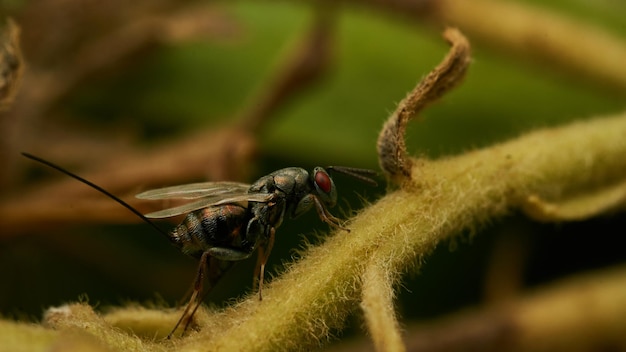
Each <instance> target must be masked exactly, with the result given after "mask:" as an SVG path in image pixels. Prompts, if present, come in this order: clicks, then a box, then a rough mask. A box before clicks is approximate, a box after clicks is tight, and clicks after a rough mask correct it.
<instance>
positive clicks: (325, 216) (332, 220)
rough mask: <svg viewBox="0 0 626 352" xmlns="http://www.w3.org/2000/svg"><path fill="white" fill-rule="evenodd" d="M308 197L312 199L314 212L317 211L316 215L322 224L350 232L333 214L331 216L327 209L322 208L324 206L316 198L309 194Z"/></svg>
mask: <svg viewBox="0 0 626 352" xmlns="http://www.w3.org/2000/svg"><path fill="white" fill-rule="evenodd" d="M308 197H311V198H312V201H313V204H315V210H316V211H317V215H318V216H319V217H320V219H322V221H323V222H325V223H327V224H328V225H330V226H332V227H334V228H337V229H341V230H344V231H347V232H350V229H349V228H347V227H344V226H342V225H341V220H339V219H338V218H336V217H334V216H333V214H331V213H330V212H329V211H328V209H326V207H324V204H322V202H320V200H319V199H318V198H317V197H316V196H314V195H312V194H309V195H308Z"/></svg>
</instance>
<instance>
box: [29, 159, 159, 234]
mask: <svg viewBox="0 0 626 352" xmlns="http://www.w3.org/2000/svg"><path fill="white" fill-rule="evenodd" d="M22 155H23V156H25V157H27V158H29V159H31V160H34V161H37V162H40V163H42V164H44V165H46V166H48V167H51V168H53V169H55V170H57V171H59V172H61V173H64V174H66V175H67V176H69V177H72V178H74V179H76V180H78V181H80V182H82V183H84V184H86V185H87V186H89V187H91V188H94V189H95V190H97V191H99V192H100V193H102V194H104V195H105V196H107V197H109V198H111V199H113V200H114V201H116V202H117V203H118V204H120V205H121V206H123V207H124V208H126V209H128V210H130V211H131V212H132V213H133V214H135V215H137V216H138V217H139V218H140V219H141V220H143V221H145V222H146V223H148V224H149V225H150V226H152V227H153V228H155V229H156V230H157V231H158V232H160V233H162V234H163V235H165V236H166V237H168V238H169V234H168V233H167V232H165V231H164V230H162V229H161V228H159V227H158V226H157V225H156V224H155V223H154V222H152V221H151V220H150V219H148V218H147V217H145V216H144V215H143V214H142V213H141V212H139V210H137V209H135V208H133V207H132V206H131V205H130V204H128V203H126V202H125V201H123V200H122V199H120V198H119V197H117V196H116V195H114V194H113V193H111V192H109V191H107V190H106V189H104V188H102V187H100V186H98V185H97V184H95V183H93V182H91V181H89V180H86V179H84V178H82V177H80V176H78V175H76V174H73V173H72V172H70V171H68V170H65V169H64V168H62V167H60V166H58V165H56V164H53V163H52V162H50V161H48V160H45V159H42V158H40V157H37V156H34V155H32V154H28V153H22Z"/></svg>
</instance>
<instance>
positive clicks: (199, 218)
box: [170, 204, 249, 258]
mask: <svg viewBox="0 0 626 352" xmlns="http://www.w3.org/2000/svg"><path fill="white" fill-rule="evenodd" d="M248 218H249V212H248V209H247V208H244V207H242V206H240V205H237V204H226V205H221V206H215V207H208V208H204V209H200V210H196V211H194V212H191V213H189V214H187V216H186V217H185V220H183V222H182V223H181V224H180V225H178V226H177V227H176V228H175V229H174V230H173V231H172V232H171V233H170V240H171V241H172V243H174V244H175V245H176V246H177V247H178V248H180V249H181V250H182V251H183V252H184V253H185V254H189V255H191V256H193V257H196V258H200V256H201V255H202V252H204V251H206V250H207V249H209V248H211V247H230V248H236V247H240V246H241V240H242V236H241V235H242V233H241V231H245V229H246V226H247V223H248Z"/></svg>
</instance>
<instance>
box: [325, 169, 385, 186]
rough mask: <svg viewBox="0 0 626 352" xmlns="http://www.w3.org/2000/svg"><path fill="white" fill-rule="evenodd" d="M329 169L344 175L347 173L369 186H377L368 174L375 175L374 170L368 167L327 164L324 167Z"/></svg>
mask: <svg viewBox="0 0 626 352" xmlns="http://www.w3.org/2000/svg"><path fill="white" fill-rule="evenodd" d="M326 170H329V171H336V172H339V173H341V174H344V175H348V176H351V177H354V178H356V179H357V180H360V181H362V182H365V183H367V184H369V185H370V186H374V187H376V186H378V183H376V181H375V180H374V179H373V178H371V177H370V176H376V175H377V173H376V171H374V170H370V169H359V168H356V167H346V166H329V167H327V168H326Z"/></svg>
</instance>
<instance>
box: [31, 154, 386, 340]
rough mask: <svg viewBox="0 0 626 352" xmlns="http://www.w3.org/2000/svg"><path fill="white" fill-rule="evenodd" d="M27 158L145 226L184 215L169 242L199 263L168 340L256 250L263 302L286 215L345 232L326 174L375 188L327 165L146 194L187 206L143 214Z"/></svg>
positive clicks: (361, 173) (350, 171)
mask: <svg viewBox="0 0 626 352" xmlns="http://www.w3.org/2000/svg"><path fill="white" fill-rule="evenodd" d="M23 155H24V156H25V157H27V158H30V159H33V160H35V161H38V162H41V163H43V164H46V165H48V166H50V167H52V168H54V169H56V170H58V171H61V172H63V173H65V174H66V175H68V176H71V177H73V178H75V179H77V180H79V181H81V182H83V183H85V184H87V185H89V186H91V187H93V188H95V189H96V190H98V191H100V192H102V193H104V194H105V195H107V196H108V197H110V198H112V199H113V200H115V201H116V202H118V203H120V204H121V205H123V206H124V207H126V208H128V209H129V210H131V211H132V212H133V213H135V214H136V215H138V216H139V217H140V218H142V219H143V220H144V221H146V222H148V223H149V224H150V225H152V226H153V227H155V228H156V229H157V230H158V231H159V232H162V233H165V232H164V231H163V230H161V229H160V228H159V227H157V226H156V225H154V223H152V221H150V220H149V218H153V219H154V218H168V217H173V216H177V215H183V214H186V216H185V219H184V220H183V222H182V223H181V224H180V225H178V226H177V227H176V228H175V229H174V230H173V231H171V232H170V233H165V234H166V236H167V237H168V239H169V240H170V241H171V242H172V243H173V244H174V245H175V246H176V247H178V248H180V250H181V251H183V252H184V253H185V254H188V255H190V256H192V257H194V258H196V259H198V260H199V261H200V263H199V265H198V272H197V275H196V278H195V280H194V283H193V291H192V294H191V298H190V300H189V303H188V304H187V306H186V307H185V310H184V311H183V314H182V316H181V318H180V319H179V320H178V322H177V323H176V326H174V329H173V330H172V331H171V332H170V334H169V335H168V338H169V337H171V336H172V334H173V333H174V332H175V331H176V329H177V328H178V326H179V325H180V323H181V322H183V321H185V324H184V329H183V333H184V331H185V330H186V329H187V327H188V326H189V324H190V322H191V320H192V317H193V315H194V313H195V311H196V310H197V309H198V307H199V306H200V304H201V302H202V296H201V295H200V293H201V292H202V290H203V289H202V284H203V281H204V279H205V276H206V277H207V278H208V282H209V285H210V286H209V287H208V288H207V290H206V291H207V292H208V291H209V290H210V289H211V287H212V286H213V285H215V283H216V282H217V281H218V280H219V279H220V277H221V276H222V274H223V273H224V272H225V271H227V270H228V269H229V268H230V267H231V266H232V265H233V264H234V262H236V261H239V260H243V259H246V258H248V257H250V256H251V255H252V253H253V252H254V250H255V249H257V248H258V249H259V251H258V258H257V265H256V269H255V274H254V278H255V282H258V287H259V300H262V299H263V275H264V271H265V264H266V262H267V259H268V257H269V254H270V251H271V250H272V246H273V244H274V236H275V233H276V229H277V228H278V227H279V226H280V225H281V224H282V222H283V218H284V217H285V215H287V216H289V217H291V218H295V217H298V216H299V215H301V214H303V213H305V212H306V211H308V210H309V209H311V208H313V207H314V208H315V210H316V211H317V214H318V215H319V217H320V219H321V220H322V221H324V222H326V223H328V224H329V225H331V226H332V227H335V228H340V229H344V230H348V229H346V228H344V227H343V226H342V225H341V223H340V221H339V219H337V218H336V217H334V216H333V215H332V214H330V212H329V211H328V208H329V207H333V206H334V205H335V204H336V202H337V189H336V188H335V184H334V182H333V179H332V178H331V176H330V174H329V172H333V171H335V172H339V173H342V174H345V175H349V176H352V177H355V178H356V179H359V180H361V181H364V182H366V183H369V184H371V185H376V182H375V181H374V180H373V179H372V178H371V176H374V175H375V172H374V171H372V170H367V169H357V168H348V167H337V166H330V167H327V168H322V167H316V168H314V169H313V171H312V173H309V172H308V171H307V170H305V169H303V168H299V167H289V168H285V169H280V170H277V171H274V172H272V173H270V174H268V175H266V176H263V177H261V178H260V179H258V180H257V181H256V182H254V183H253V184H252V185H249V184H245V183H238V182H203V183H191V184H185V185H178V186H172V187H165V188H159V189H153V190H149V191H146V192H143V193H140V194H138V195H137V198H140V199H149V200H158V199H184V200H190V202H189V203H187V204H184V205H181V206H176V207H173V208H169V209H164V210H161V211H157V212H154V213H150V214H146V215H143V214H141V213H140V212H139V211H137V210H136V209H134V208H133V207H132V206H130V205H129V204H127V203H126V202H124V201H123V200H121V199H120V198H118V197H116V196H115V195H113V194H111V193H110V192H108V191H106V190H105V189H103V188H101V187H99V186H97V185H95V184H93V183H91V182H90V181H88V180H85V179H83V178H81V177H80V176H77V175H75V174H73V173H71V172H69V171H67V170H65V169H63V168H61V167H60V166H57V165H55V164H53V163H51V162H49V161H46V160H43V159H41V158H38V157H36V156H33V155H30V154H26V153H23Z"/></svg>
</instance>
